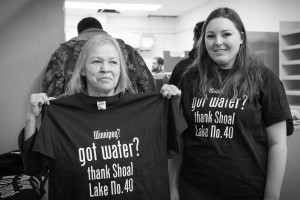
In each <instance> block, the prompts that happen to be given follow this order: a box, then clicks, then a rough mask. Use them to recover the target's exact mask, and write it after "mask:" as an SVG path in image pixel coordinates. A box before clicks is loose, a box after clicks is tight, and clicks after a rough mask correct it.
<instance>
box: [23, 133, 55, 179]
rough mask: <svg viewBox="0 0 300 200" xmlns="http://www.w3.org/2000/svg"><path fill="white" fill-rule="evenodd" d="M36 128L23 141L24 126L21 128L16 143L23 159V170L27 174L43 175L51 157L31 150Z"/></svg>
mask: <svg viewBox="0 0 300 200" xmlns="http://www.w3.org/2000/svg"><path fill="white" fill-rule="evenodd" d="M37 132H38V130H37V129H36V131H35V133H34V134H33V135H32V136H31V137H30V138H28V139H27V140H26V141H24V134H25V128H23V129H22V131H21V133H20V134H19V138H18V145H19V149H20V152H21V155H22V159H23V165H24V170H25V173H26V174H27V175H31V176H39V175H44V174H45V173H46V171H47V168H48V166H49V164H50V163H51V161H52V159H51V158H49V157H46V156H43V155H42V154H40V153H38V152H35V151H32V149H33V145H34V144H35V141H36V136H37Z"/></svg>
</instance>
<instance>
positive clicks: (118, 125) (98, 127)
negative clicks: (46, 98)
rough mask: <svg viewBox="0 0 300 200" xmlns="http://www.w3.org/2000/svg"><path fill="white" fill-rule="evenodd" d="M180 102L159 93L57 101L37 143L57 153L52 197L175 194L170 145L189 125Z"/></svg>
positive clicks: (160, 198)
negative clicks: (171, 186)
mask: <svg viewBox="0 0 300 200" xmlns="http://www.w3.org/2000/svg"><path fill="white" fill-rule="evenodd" d="M176 101H177V100H176V99H172V100H167V99H163V98H162V97H161V95H160V94H159V93H156V92H155V93H153V92H152V93H146V94H129V93H121V94H119V95H116V96H113V97H90V96H86V95H84V94H77V95H73V96H69V97H64V98H61V99H57V100H53V101H51V104H50V106H46V109H45V113H44V118H43V122H42V125H41V128H40V130H39V132H38V133H37V135H36V137H35V141H34V144H33V151H34V152H38V153H40V154H42V155H44V157H47V158H51V159H50V160H51V162H50V163H49V165H48V166H49V172H50V173H49V199H50V200H54V199H55V200H57V199H66V200H67V199H70V200H76V199H78V200H86V199H99V198H100V199H118V200H120V199H122V200H123V199H145V200H147V199H149V200H150V199H151V200H152V199H153V200H154V199H155V200H156V199H157V200H165V199H169V181H168V171H167V168H168V163H167V160H168V149H173V150H176V147H177V146H176V143H175V139H176V137H177V136H178V134H180V133H181V132H182V131H183V130H184V129H185V128H186V123H185V120H184V118H183V116H182V115H181V111H180V110H179V102H178V101H177V102H176ZM27 161H28V162H30V159H28V160H27ZM25 162H26V158H25ZM25 164H26V163H25ZM29 164H30V163H29ZM29 164H28V163H27V168H28V167H29V166H28V165H29ZM42 165H43V166H44V165H45V164H42Z"/></svg>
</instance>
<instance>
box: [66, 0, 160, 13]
mask: <svg viewBox="0 0 300 200" xmlns="http://www.w3.org/2000/svg"><path fill="white" fill-rule="evenodd" d="M160 7H161V5H158V4H125V3H92V2H72V1H68V2H65V8H70V9H114V10H148V11H155V10H157V9H159V8H160Z"/></svg>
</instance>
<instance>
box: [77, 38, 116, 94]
mask: <svg viewBox="0 0 300 200" xmlns="http://www.w3.org/2000/svg"><path fill="white" fill-rule="evenodd" d="M120 68H121V66H120V57H119V54H118V51H117V49H116V48H115V47H114V46H113V45H112V44H110V43H104V44H94V45H93V46H91V48H90V49H89V50H88V52H87V58H86V63H85V70H84V72H83V73H82V75H83V76H86V80H87V93H88V95H90V96H112V95H114V90H115V87H116V86H117V84H118V81H119V77H120Z"/></svg>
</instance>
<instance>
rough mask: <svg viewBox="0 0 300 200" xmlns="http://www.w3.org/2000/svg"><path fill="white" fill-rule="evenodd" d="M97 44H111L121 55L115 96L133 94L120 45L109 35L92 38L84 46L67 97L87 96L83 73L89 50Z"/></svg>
mask: <svg viewBox="0 0 300 200" xmlns="http://www.w3.org/2000/svg"><path fill="white" fill-rule="evenodd" d="M95 44H100V45H104V44H111V45H113V46H114V47H115V48H116V50H117V52H118V55H119V58H120V68H121V69H120V76H119V80H118V83H117V85H116V87H115V91H114V94H118V93H120V92H125V91H126V90H127V91H129V92H131V93H133V87H132V84H131V82H130V79H129V78H128V75H127V71H126V69H127V68H126V63H125V60H124V58H123V55H122V52H121V49H120V47H119V45H118V42H117V41H116V39H114V38H113V37H111V36H110V35H108V34H99V35H96V36H94V37H92V38H91V39H90V40H88V42H87V43H86V44H85V45H84V46H83V48H82V50H81V52H80V54H79V57H78V60H77V62H76V65H75V69H74V72H73V75H72V77H71V80H70V82H69V85H68V87H67V89H66V92H65V95H67V96H68V95H73V94H77V93H85V94H87V80H86V77H85V76H82V72H83V71H84V70H85V64H86V59H87V56H88V50H89V49H90V48H91V47H92V46H93V45H95Z"/></svg>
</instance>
